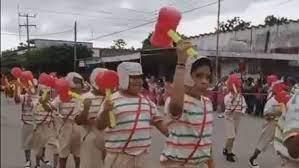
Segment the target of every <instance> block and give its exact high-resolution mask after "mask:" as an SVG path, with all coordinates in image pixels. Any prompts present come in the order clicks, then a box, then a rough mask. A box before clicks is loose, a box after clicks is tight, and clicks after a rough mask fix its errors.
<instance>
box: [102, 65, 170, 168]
mask: <svg viewBox="0 0 299 168" xmlns="http://www.w3.org/2000/svg"><path fill="white" fill-rule="evenodd" d="M117 73H118V76H119V82H120V84H119V91H117V92H115V93H114V94H113V95H112V97H111V100H109V99H105V101H104V103H103V105H102V110H101V111H100V112H99V114H98V117H97V121H96V122H97V127H98V128H99V129H100V130H103V129H106V128H107V129H106V132H105V133H106V134H105V140H106V141H105V149H106V152H107V154H106V157H105V161H104V164H105V167H106V168H122V167H124V166H125V167H128V168H136V167H140V168H141V167H151V166H150V163H149V159H148V151H149V147H150V146H151V125H154V126H155V127H157V128H158V129H159V130H160V131H161V132H162V133H163V134H165V135H167V134H168V131H167V129H166V126H164V124H163V120H162V118H161V117H160V116H159V113H158V110H157V108H156V106H155V104H154V103H153V102H151V101H150V100H149V99H147V98H146V97H144V96H142V95H141V94H140V92H141V90H142V86H143V80H142V75H143V73H142V68H141V65H140V64H139V63H134V62H122V63H121V64H119V66H118V68H117ZM110 113H112V114H113V115H114V116H115V118H116V123H115V125H114V124H112V123H111V122H110V119H111V117H110V116H111V115H110Z"/></svg>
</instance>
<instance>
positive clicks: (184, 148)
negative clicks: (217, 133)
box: [161, 95, 213, 164]
mask: <svg viewBox="0 0 299 168" xmlns="http://www.w3.org/2000/svg"><path fill="white" fill-rule="evenodd" d="M169 99H170V98H169ZM203 100H204V101H205V104H206V114H207V115H206V122H205V123H203V119H204V103H203V101H200V100H198V99H195V98H193V97H191V96H188V95H185V97H184V107H183V109H184V111H183V113H182V115H181V116H180V118H179V119H174V120H173V121H171V122H170V124H169V127H168V129H169V137H168V138H167V140H166V144H165V147H164V150H163V151H162V155H161V161H164V160H168V159H170V160H174V161H178V162H184V161H185V160H186V159H187V158H188V157H189V155H190V154H191V153H192V152H193V151H194V149H195V147H196V146H197V143H198V141H199V139H200V138H201V142H200V144H199V145H200V146H199V147H198V148H197V150H196V151H195V153H194V155H193V156H192V157H191V158H190V160H189V161H188V163H194V164H198V163H201V162H203V161H205V160H207V159H209V158H211V152H212V139H211V138H212V130H213V114H212V111H213V108H212V102H211V101H210V99H209V98H206V97H204V98H203ZM166 102H167V103H166V104H165V107H166V108H165V109H166V113H167V114H170V113H169V102H170V101H166ZM202 127H204V130H203V134H202V135H200V132H201V128H202Z"/></svg>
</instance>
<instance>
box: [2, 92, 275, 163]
mask: <svg viewBox="0 0 299 168" xmlns="http://www.w3.org/2000/svg"><path fill="white" fill-rule="evenodd" d="M19 116H20V107H17V106H16V105H14V103H13V102H12V101H7V100H6V99H5V98H3V96H2V95H1V167H2V168H22V166H23V164H24V154H23V152H22V150H21V148H20V137H21V136H20V126H21V124H20V120H19V118H20V117H19ZM261 126H262V120H261V119H258V118H255V117H249V116H245V117H243V118H242V121H241V124H240V132H239V135H238V137H237V141H236V143H235V150H234V151H235V153H236V154H237V156H238V161H237V162H236V163H228V162H226V161H225V159H224V157H223V156H222V147H223V143H224V122H223V119H218V118H216V122H215V129H214V136H213V138H214V142H215V145H214V155H215V156H214V158H215V160H216V168H248V161H247V160H248V157H249V155H250V154H251V153H252V151H253V150H254V146H255V143H256V141H257V138H258V136H259V134H260V131H261ZM153 134H154V135H153V145H152V149H151V150H152V152H151V157H152V160H153V168H156V167H158V160H159V153H160V152H161V150H162V148H163V142H164V140H163V137H162V136H161V135H160V133H158V132H156V131H154V133H153ZM274 153H275V152H274V150H273V148H272V147H270V148H269V149H268V150H267V151H266V152H265V153H264V154H263V155H262V156H261V157H260V158H259V162H260V165H261V168H278V167H279V166H278V165H279V158H278V157H277V156H276V155H275V154H274ZM69 163H70V164H69V165H68V167H69V168H72V167H73V163H72V162H71V159H70V162H69Z"/></svg>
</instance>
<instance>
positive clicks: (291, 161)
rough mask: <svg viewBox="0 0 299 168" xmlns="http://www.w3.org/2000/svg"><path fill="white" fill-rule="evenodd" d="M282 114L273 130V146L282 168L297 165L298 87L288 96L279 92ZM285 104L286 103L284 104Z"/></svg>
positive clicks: (298, 134) (298, 162)
mask: <svg viewBox="0 0 299 168" xmlns="http://www.w3.org/2000/svg"><path fill="white" fill-rule="evenodd" d="M279 99H280V100H281V102H283V103H282V104H281V108H282V115H281V117H280V118H279V120H278V123H277V127H276V130H275V139H274V148H275V150H276V151H277V153H278V154H279V155H280V158H281V161H282V162H281V167H282V168H297V167H299V89H297V90H296V91H295V94H294V95H293V96H292V98H291V99H290V97H289V96H288V95H287V94H280V98H279ZM286 104H287V105H286Z"/></svg>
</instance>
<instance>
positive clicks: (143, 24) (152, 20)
mask: <svg viewBox="0 0 299 168" xmlns="http://www.w3.org/2000/svg"><path fill="white" fill-rule="evenodd" d="M222 1H223V0H222ZM217 3H218V1H214V2H211V3H208V4H206V5H203V6H198V7H195V8H192V9H189V10H186V11H183V12H182V13H183V14H186V13H190V12H193V11H195V10H198V9H202V8H205V7H208V6H212V5H214V4H217ZM154 22H156V18H153V19H150V21H148V22H145V23H142V24H139V25H136V26H133V27H130V28H127V29H124V30H120V31H115V32H112V33H108V34H104V35H100V36H97V37H95V38H93V39H89V40H87V41H93V40H98V39H101V38H104V37H108V36H111V35H115V34H119V33H122V32H125V31H129V30H133V29H136V28H139V27H143V26H146V25H149V24H151V23H154Z"/></svg>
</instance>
